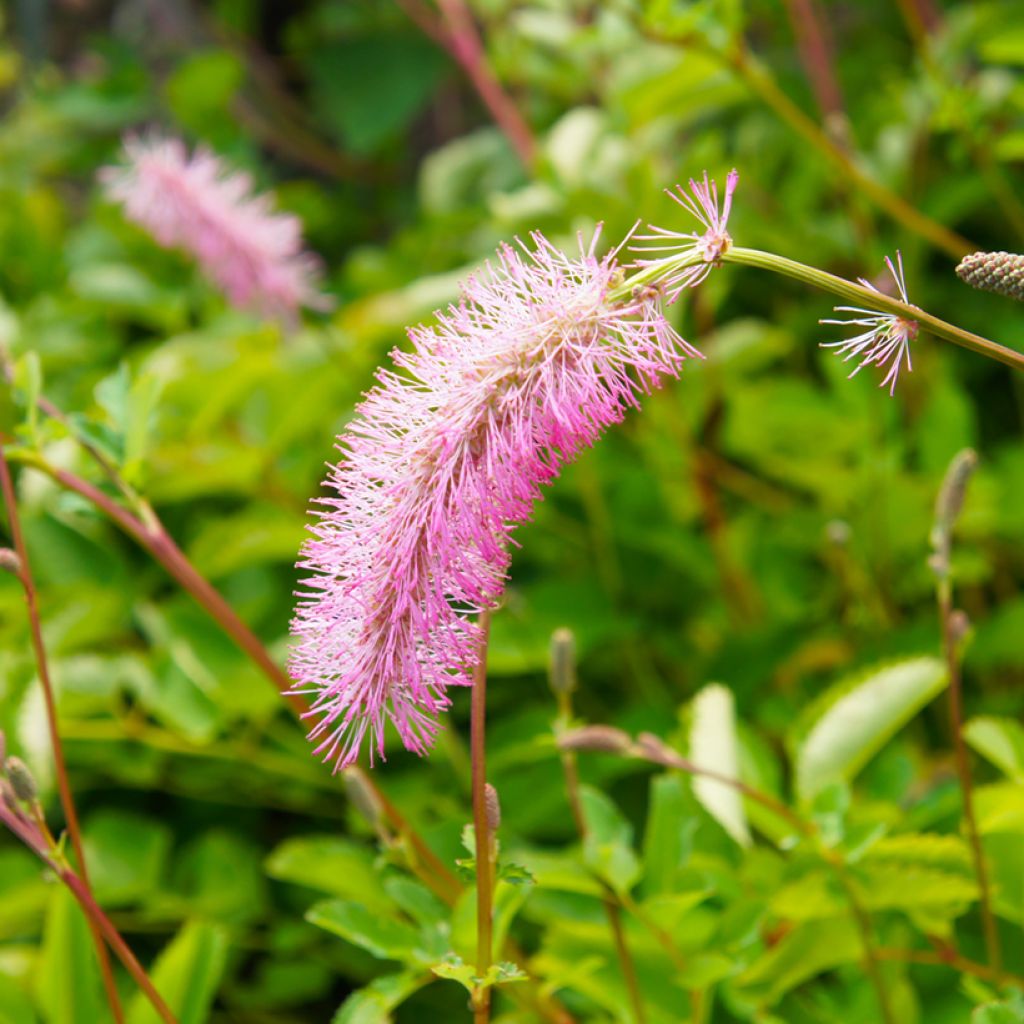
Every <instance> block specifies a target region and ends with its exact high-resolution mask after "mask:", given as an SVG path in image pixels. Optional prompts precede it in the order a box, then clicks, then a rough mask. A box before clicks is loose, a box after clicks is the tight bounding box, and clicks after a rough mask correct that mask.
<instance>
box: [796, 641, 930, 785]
mask: <svg viewBox="0 0 1024 1024" xmlns="http://www.w3.org/2000/svg"><path fill="white" fill-rule="evenodd" d="M947 681H948V680H947V676H946V669H945V666H944V665H943V663H942V662H941V661H940V660H939V659H937V658H929V657H920V658H910V659H908V660H905V661H900V662H895V663H893V664H889V665H886V666H883V667H881V668H876V669H873V670H871V671H870V672H867V673H865V674H862V675H858V676H856V677H854V678H853V679H850V680H846V681H844V682H842V683H839V684H838V685H837V686H834V687H833V688H832V689H831V690H830V691H829V692H828V693H827V694H826V695H825V696H824V697H823V698H822V699H821V700H820V701H819V702H817V704H816V705H815V707H814V708H813V709H812V711H811V713H810V714H809V720H810V722H811V724H810V726H809V728H806V732H805V734H804V736H803V738H802V739H801V740H800V742H799V745H798V747H797V753H796V788H797V792H798V793H799V795H800V797H801V799H803V800H804V801H810V800H811V799H813V797H814V796H815V795H816V794H817V793H820V792H821V791H822V790H823V789H824V788H825V787H826V786H828V785H829V784H830V783H833V782H838V781H849V780H850V779H852V778H853V777H854V776H855V775H856V774H857V772H859V771H860V769H861V768H863V767H864V765H865V764H867V762H868V761H869V760H870V759H871V757H872V756H873V755H874V754H876V753H877V752H878V751H879V750H880V749H881V748H882V747H883V746H884V745H885V744H886V742H888V740H889V739H891V738H892V737H893V736H894V735H895V734H896V732H898V731H899V729H900V728H902V726H904V725H905V724H906V723H907V722H908V721H910V719H911V718H913V716H914V715H915V714H916V713H917V712H918V711H919V710H920V709H921V708H923V707H924V706H925V705H926V704H927V703H928V702H929V701H930V700H932V699H933V698H934V697H935V696H936V695H937V694H939V693H941V692H942V690H943V689H944V688H945V686H946V684H947Z"/></svg>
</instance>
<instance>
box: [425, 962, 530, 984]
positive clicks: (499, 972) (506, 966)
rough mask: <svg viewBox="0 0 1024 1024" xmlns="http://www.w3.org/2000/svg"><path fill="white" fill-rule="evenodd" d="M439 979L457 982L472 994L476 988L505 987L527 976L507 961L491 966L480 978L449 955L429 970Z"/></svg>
mask: <svg viewBox="0 0 1024 1024" xmlns="http://www.w3.org/2000/svg"><path fill="white" fill-rule="evenodd" d="M430 969H431V970H432V971H433V972H434V974H436V975H437V976H438V977H439V978H447V979H448V980H449V981H457V982H458V983H459V984H460V985H462V986H463V987H464V988H465V989H466V991H467V992H473V991H474V989H478V988H490V987H491V986H493V985H507V984H508V983H509V982H513V981H526V979H527V974H526V973H525V972H524V971H523V970H522V969H521V968H519V967H518V966H516V964H513V963H508V962H507V961H505V962H502V963H497V964H491V966H490V967H488V968H487V973H486V974H485V975H484V976H483V977H482V978H481V977H479V976H478V975H477V973H476V970H475V968H474V967H473V966H472V965H470V964H467V963H465V962H464V961H463V960H462V958H461V957H459V956H457V955H456V954H455V953H450V954H449V955H448V956H447V957H445V959H444V960H442V961H441V962H440V963H436V964H433V965H432V966H431V968H430Z"/></svg>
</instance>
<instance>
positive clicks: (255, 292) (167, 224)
mask: <svg viewBox="0 0 1024 1024" xmlns="http://www.w3.org/2000/svg"><path fill="white" fill-rule="evenodd" d="M124 158H125V163H124V164H123V165H122V166H117V167H107V168H104V170H103V171H102V172H101V174H100V179H101V181H102V182H103V185H104V187H105V189H106V191H107V194H108V195H109V196H110V197H111V198H112V199H114V200H116V201H117V202H119V203H120V204H121V205H122V206H123V207H124V211H125V214H126V215H127V216H128V218H129V219H130V220H133V221H135V223H137V224H139V225H140V226H141V227H143V228H145V229H146V230H147V231H148V232H149V233H150V234H151V235H152V236H153V238H154V239H155V240H156V241H157V242H158V243H159V244H160V245H162V246H163V247H164V248H181V249H185V250H187V251H188V252H190V253H191V254H192V255H193V256H194V257H195V258H196V260H197V261H198V262H199V265H200V267H201V268H202V271H203V273H204V274H205V275H206V276H207V277H208V278H209V279H210V280H211V281H213V282H214V283H215V284H216V285H217V287H218V288H220V289H221V291H223V292H224V294H225V295H226V296H227V298H228V301H229V302H231V304H232V305H234V306H237V307H239V308H244V309H250V310H255V311H257V312H259V313H261V314H263V315H265V316H273V317H280V318H283V319H292V318H294V317H295V316H296V314H297V313H298V310H299V308H300V307H302V306H308V307H310V308H312V309H325V308H329V306H330V302H329V300H328V299H327V297H326V296H324V295H323V294H321V293H320V291H319V290H318V285H317V281H318V277H319V262H318V260H317V259H316V257H314V256H313V255H312V254H310V253H308V252H306V251H305V250H304V249H303V244H302V225H301V224H300V222H299V219H298V218H297V217H294V216H292V215H291V214H287V213H280V212H278V211H275V210H274V208H273V203H272V200H271V198H270V196H268V195H265V194H259V193H256V192H255V191H254V188H253V182H252V179H251V178H250V177H249V175H248V174H245V173H244V172H241V171H233V170H231V169H229V168H228V167H227V165H226V164H225V163H224V162H223V161H222V160H221V159H220V158H219V157H217V156H216V155H215V154H214V153H212V152H210V150H208V149H205V148H203V147H200V148H199V149H197V150H195V152H194V153H192V154H191V155H190V154H189V152H188V150H187V149H186V147H185V144H184V143H183V142H182V141H181V140H180V139H172V138H163V137H161V136H158V135H152V136H149V137H146V138H142V137H139V136H129V137H128V138H126V139H125V141H124Z"/></svg>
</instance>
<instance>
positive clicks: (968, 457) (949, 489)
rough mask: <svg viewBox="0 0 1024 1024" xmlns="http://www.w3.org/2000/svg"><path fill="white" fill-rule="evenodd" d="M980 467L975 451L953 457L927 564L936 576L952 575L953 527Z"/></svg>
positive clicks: (937, 502) (941, 493)
mask: <svg viewBox="0 0 1024 1024" xmlns="http://www.w3.org/2000/svg"><path fill="white" fill-rule="evenodd" d="M977 465H978V453H977V452H976V451H974V449H973V448H964V449H963V450H962V451H959V452H957V453H956V455H954V456H953V459H952V461H951V462H950V464H949V469H947V470H946V475H945V477H944V478H943V481H942V486H941V487H940V488H939V494H938V497H937V498H936V499H935V525H934V526H933V527H932V534H931V541H932V547H933V548H934V551H935V553H934V554H933V555H932V557H931V558H930V559H929V560H928V564H929V565H930V566H931V568H932V570H933V571H934V572H935V574H936V575H937V576H940V577H945V576H947V575H948V573H949V558H950V548H951V546H952V543H953V527H954V526H955V525H956V520H957V517H958V516H959V515H960V509H961V508H963V504H964V497H965V496H966V494H967V484H968V482H969V481H970V479H971V474H972V473H973V472H974V470H975V467H976V466H977Z"/></svg>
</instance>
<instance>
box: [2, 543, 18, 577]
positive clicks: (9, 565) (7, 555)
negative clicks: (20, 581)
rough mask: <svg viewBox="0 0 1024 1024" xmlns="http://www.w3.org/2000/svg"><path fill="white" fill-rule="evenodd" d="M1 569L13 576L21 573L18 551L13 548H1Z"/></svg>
mask: <svg viewBox="0 0 1024 1024" xmlns="http://www.w3.org/2000/svg"><path fill="white" fill-rule="evenodd" d="M0 570H3V571H4V572H9V573H10V574H11V575H12V576H20V575H21V559H20V558H19V557H18V552H17V551H13V550H12V549H11V548H0Z"/></svg>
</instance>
